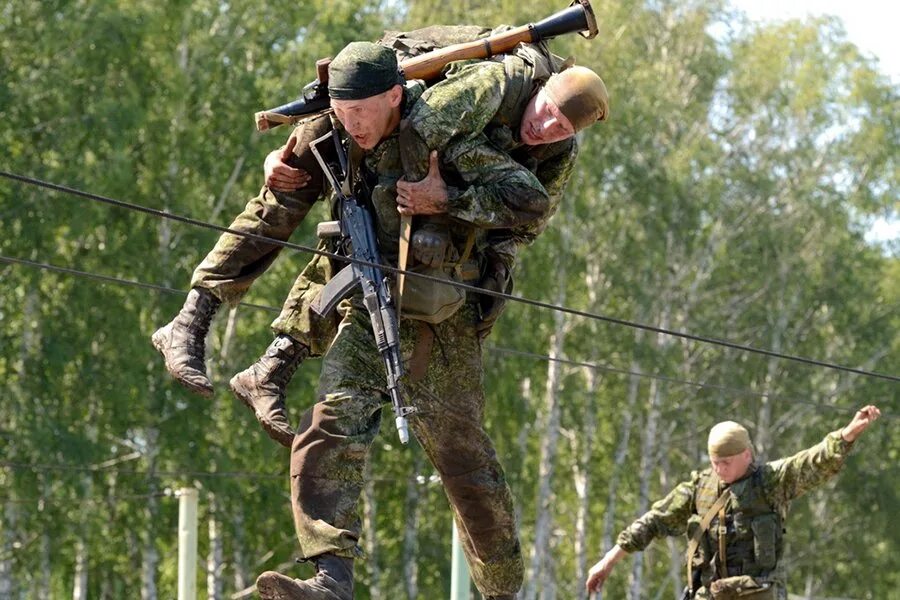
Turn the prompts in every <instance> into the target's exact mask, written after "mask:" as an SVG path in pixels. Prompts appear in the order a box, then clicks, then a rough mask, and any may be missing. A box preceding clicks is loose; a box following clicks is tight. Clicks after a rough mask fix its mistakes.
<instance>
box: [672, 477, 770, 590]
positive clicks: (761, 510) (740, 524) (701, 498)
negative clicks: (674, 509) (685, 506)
mask: <svg viewBox="0 0 900 600" xmlns="http://www.w3.org/2000/svg"><path fill="white" fill-rule="evenodd" d="M753 469H754V470H753V472H752V473H751V474H750V475H748V476H747V477H745V478H743V479H741V480H739V481H736V482H734V483H732V484H731V485H730V486H729V487H728V488H727V489H728V492H727V493H728V494H729V496H730V497H729V498H728V502H727V503H726V504H725V506H724V508H723V509H722V510H721V511H719V513H718V514H717V515H716V516H715V517H714V518H713V520H712V523H711V524H710V527H709V528H708V529H707V531H706V532H704V534H703V536H702V538H701V540H700V544H699V545H698V548H697V551H696V553H695V554H694V556H693V557H688V560H689V561H692V562H691V564H692V565H693V566H694V567H695V568H699V569H700V573H701V580H702V582H703V584H704V585H706V586H708V585H709V583H710V582H711V581H713V580H715V579H720V578H723V577H731V576H736V575H749V576H751V577H755V578H762V579H767V578H771V577H772V576H773V575H774V573H775V571H776V569H777V567H778V562H779V560H780V559H781V554H782V551H783V534H784V529H783V524H784V516H785V515H784V514H782V511H780V510H779V509H777V508H776V507H774V506H772V504H771V503H770V502H769V500H768V498H767V493H766V489H765V486H764V484H763V469H762V468H761V467H759V466H754V468H753ZM725 489H726V488H725V486H724V485H723V484H722V483H721V481H720V480H719V478H718V477H716V475H715V474H714V473H712V472H711V471H709V470H707V471H704V472H703V473H702V474H701V476H700V480H699V482H698V484H697V487H696V490H695V493H694V514H693V516H692V517H691V519H690V520H689V521H688V530H687V534H688V537H690V536H692V535H693V534H694V532H696V530H697V528H698V527H699V526H700V520H701V518H702V515H705V514H706V513H707V512H708V511H709V510H710V508H711V507H712V506H713V504H714V503H715V501H716V499H717V498H718V497H719V495H720V494H721V493H722V492H723V490H725ZM723 537H724V544H720V540H721V539H722V538H723ZM722 546H724V548H725V556H724V560H723V559H722V556H721V550H720V548H721V547H722Z"/></svg>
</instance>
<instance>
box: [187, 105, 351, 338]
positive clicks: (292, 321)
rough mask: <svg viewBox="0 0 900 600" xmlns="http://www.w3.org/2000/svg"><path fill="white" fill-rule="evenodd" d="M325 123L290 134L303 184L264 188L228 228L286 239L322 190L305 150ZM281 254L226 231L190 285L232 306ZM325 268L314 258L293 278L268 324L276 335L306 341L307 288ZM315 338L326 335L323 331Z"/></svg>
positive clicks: (327, 123)
mask: <svg viewBox="0 0 900 600" xmlns="http://www.w3.org/2000/svg"><path fill="white" fill-rule="evenodd" d="M330 127H331V125H330V121H329V120H328V118H327V117H320V118H317V119H313V120H311V121H308V122H306V123H304V124H302V125H300V126H298V127H297V128H296V129H295V130H294V131H293V133H292V134H291V135H292V137H297V138H298V140H297V144H296V146H295V149H294V153H295V156H294V157H293V158H292V159H291V160H290V161H289V162H290V164H291V166H294V167H296V168H300V169H303V170H305V171H306V172H307V173H309V174H310V175H311V177H312V179H311V180H310V182H309V183H308V185H307V186H306V187H304V188H301V189H299V190H297V191H295V192H291V193H281V192H273V191H271V190H269V189H268V188H267V187H263V188H262V190H261V191H260V193H259V195H258V196H257V197H255V198H253V199H252V200H250V202H249V203H247V206H246V207H245V208H244V211H243V212H242V213H241V214H240V215H238V216H237V218H236V219H235V220H234V221H233V222H232V223H231V225H230V226H229V228H230V229H234V230H237V231H241V232H245V233H250V234H254V235H257V236H263V237H268V238H273V239H276V240H279V241H287V240H288V238H290V236H291V234H292V233H293V232H294V230H295V229H296V228H297V227H298V226H299V225H300V222H301V221H303V219H304V218H305V217H306V215H307V213H309V210H310V208H312V206H313V204H314V203H315V202H316V201H317V200H318V199H319V197H320V195H321V193H322V189H323V178H322V172H321V169H320V168H319V166H318V164H317V163H316V161H315V158H314V157H313V155H312V152H311V151H310V150H309V143H310V142H311V141H312V140H314V139H315V138H316V137H319V136H321V135H323V134H324V133H326V132H327V131H328V130H329V128H330ZM280 252H281V246H278V245H275V244H272V243H268V242H265V241H262V240H257V239H252V238H247V237H244V236H240V235H235V234H231V233H225V234H223V235H222V236H221V237H220V238H219V240H218V241H217V242H216V245H215V247H213V249H212V251H210V253H209V254H208V255H207V256H206V258H204V259H203V261H202V262H201V263H200V265H199V266H198V267H197V268H196V269H195V270H194V274H193V277H192V279H191V287H201V288H206V289H208V290H210V291H211V292H212V293H213V294H214V295H215V296H216V297H217V298H219V300H222V301H223V302H226V303H228V304H236V303H237V302H239V301H240V300H241V298H242V297H243V296H244V294H245V293H246V292H247V290H248V289H249V288H250V286H251V285H252V284H253V282H254V281H256V279H257V278H258V277H259V276H260V275H262V274H263V273H264V272H265V271H266V270H267V269H268V268H269V267H270V266H271V265H272V263H273V262H274V261H275V258H276V257H277V256H278V254H279V253H280ZM329 269H330V266H329V264H328V260H327V259H323V258H321V257H318V256H317V257H315V258H314V260H313V262H312V263H310V265H308V266H307V268H306V270H304V272H303V273H302V274H301V275H300V277H299V278H298V279H297V281H296V282H295V285H294V288H292V290H291V293H290V295H289V296H288V299H287V301H286V302H285V305H284V309H283V312H282V315H281V316H280V317H279V318H278V319H277V320H276V321H275V323H273V329H275V333H276V334H277V333H287V334H290V335H292V336H294V337H296V338H297V339H298V340H300V341H304V342H305V341H307V339H306V338H307V332H308V331H309V329H310V328H311V327H313V326H314V323H310V319H311V317H310V316H309V314H308V305H309V298H310V297H314V295H315V294H314V293H312V292H311V291H310V287H311V286H313V287H315V286H316V285H317V284H319V283H324V281H326V280H327V278H329V277H330V276H331V273H330V270H329ZM316 291H317V290H316ZM332 329H333V328H332ZM331 333H332V334H333V330H332V331H331ZM314 337H315V338H316V339H319V338H327V337H328V332H325V333H323V334H322V335H319V336H314ZM314 341H315V340H314Z"/></svg>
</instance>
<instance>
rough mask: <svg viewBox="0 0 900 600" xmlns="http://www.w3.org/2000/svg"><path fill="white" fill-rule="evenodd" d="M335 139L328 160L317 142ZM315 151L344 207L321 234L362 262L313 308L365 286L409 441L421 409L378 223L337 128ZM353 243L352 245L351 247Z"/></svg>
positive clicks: (400, 429)
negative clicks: (408, 385) (411, 389)
mask: <svg viewBox="0 0 900 600" xmlns="http://www.w3.org/2000/svg"><path fill="white" fill-rule="evenodd" d="M329 141H333V143H334V149H335V152H336V157H337V164H334V163H333V162H329V161H327V160H326V159H325V158H324V157H323V156H322V152H320V151H319V148H318V145H319V144H324V143H326V142H329ZM309 148H310V150H312V153H313V155H314V156H315V157H316V160H317V161H318V163H319V166H321V167H322V172H323V173H324V175H325V178H326V179H327V180H328V183H329V184H331V187H332V188H333V189H334V193H335V196H336V198H337V201H338V206H339V207H340V221H339V222H338V226H339V229H338V230H335V226H334V222H333V221H332V222H327V223H321V224H320V226H319V229H318V232H319V235H320V237H328V236H333V235H336V236H340V242H339V244H340V247H341V248H342V250H343V251H344V253H345V254H348V255H349V256H352V257H353V258H354V259H356V260H357V261H365V262H366V263H368V264H362V263H360V262H356V261H354V262H351V263H350V264H349V265H347V266H346V267H344V268H343V269H341V270H340V271H339V272H338V273H337V275H335V276H334V277H333V278H332V279H331V280H330V281H329V282H328V283H327V284H326V285H325V287H324V288H323V289H322V291H321V292H320V293H319V296H318V297H317V298H316V299H315V301H314V302H313V304H312V307H311V308H312V309H313V310H314V311H315V312H316V313H317V314H319V315H323V316H324V315H326V314H328V313H329V312H331V310H332V309H334V307H335V306H336V305H337V303H338V302H340V301H341V300H342V299H343V298H345V297H347V295H348V294H349V293H350V292H351V291H352V290H353V288H355V287H356V286H357V285H358V286H359V287H360V288H362V293H363V304H364V306H365V307H366V310H367V311H368V313H369V318H370V319H371V321H372V331H373V332H374V333H375V343H376V345H377V346H378V352H379V353H380V354H381V358H382V360H383V361H384V368H385V371H386V374H387V389H388V394H389V395H390V397H391V408H392V409H393V411H394V423H395V425H396V426H397V433H398V434H399V435H400V442H401V443H403V444H406V443H407V442H408V441H409V426H408V423H407V419H406V417H407V416H408V415H410V414H411V413H414V412H415V411H416V408H415V407H414V406H406V405H405V404H404V402H403V393H402V390H401V388H400V378H401V377H403V363H402V361H401V357H400V329H399V327H398V324H397V313H396V311H395V310H394V303H393V299H392V298H391V293H390V286H389V285H388V282H387V279H386V278H385V277H384V275H383V274H382V272H381V269H380V268H378V267H377V266H375V265H379V264H382V263H381V254H380V253H379V252H378V241H377V238H376V237H375V226H374V223H373V219H372V215H371V213H370V212H369V210H368V208H367V207H366V206H364V205H363V204H362V203H360V202H359V200H357V199H356V198H355V197H354V196H353V195H352V194H349V193H347V192H345V190H344V188H343V186H342V185H341V181H342V180H345V179H346V174H347V172H348V171H347V169H348V167H347V155H346V152H345V151H344V147H343V144H342V143H341V138H340V136H339V135H338V133H337V131H336V130H334V129H332V130H331V131H330V132H329V133H327V134H325V135H323V136H322V137H320V138H317V139H315V140H313V142H312V143H310V145H309ZM348 246H349V247H348Z"/></svg>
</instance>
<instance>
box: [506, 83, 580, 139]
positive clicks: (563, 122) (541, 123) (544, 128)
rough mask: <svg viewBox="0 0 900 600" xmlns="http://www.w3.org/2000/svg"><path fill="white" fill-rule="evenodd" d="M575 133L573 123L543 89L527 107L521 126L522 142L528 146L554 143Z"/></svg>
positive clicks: (520, 135) (520, 136)
mask: <svg viewBox="0 0 900 600" xmlns="http://www.w3.org/2000/svg"><path fill="white" fill-rule="evenodd" d="M573 135H575V128H574V127H573V126H572V123H571V122H570V121H569V119H567V118H566V116H565V115H564V114H562V113H561V112H559V109H558V108H557V107H556V105H555V104H553V101H552V100H551V99H550V98H549V97H548V96H547V94H546V93H545V92H544V90H543V89H541V90H540V91H539V92H538V93H537V94H535V95H534V97H532V99H531V101H530V102H529V103H528V106H527V107H525V114H524V115H523V116H522V124H521V125H520V126H519V138H520V139H521V140H522V143H524V144H526V145H528V146H538V145H540V144H552V143H553V142H558V141H560V140H564V139H566V138H570V137H572V136H573Z"/></svg>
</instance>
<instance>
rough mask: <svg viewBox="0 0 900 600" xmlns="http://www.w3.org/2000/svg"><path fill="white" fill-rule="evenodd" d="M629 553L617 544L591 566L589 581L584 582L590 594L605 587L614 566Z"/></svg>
mask: <svg viewBox="0 0 900 600" xmlns="http://www.w3.org/2000/svg"><path fill="white" fill-rule="evenodd" d="M627 555H628V553H627V552H625V551H624V550H622V548H621V547H620V546H619V545H618V544H616V545H615V546H613V547H612V548H611V549H610V550H609V552H607V553H606V554H604V555H603V558H601V559H600V560H599V561H598V562H597V564H595V565H594V566H593V567H591V569H590V571H588V578H587V581H586V582H585V583H584V588H585V589H586V590H587V592H588V593H589V594H592V593H594V592H599V591H600V588H602V587H603V584H604V583H605V582H606V580H607V579H608V578H609V575H610V573H612V570H613V567H615V566H616V563H617V562H619V561H620V560H622V559H623V558H625V556H627Z"/></svg>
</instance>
